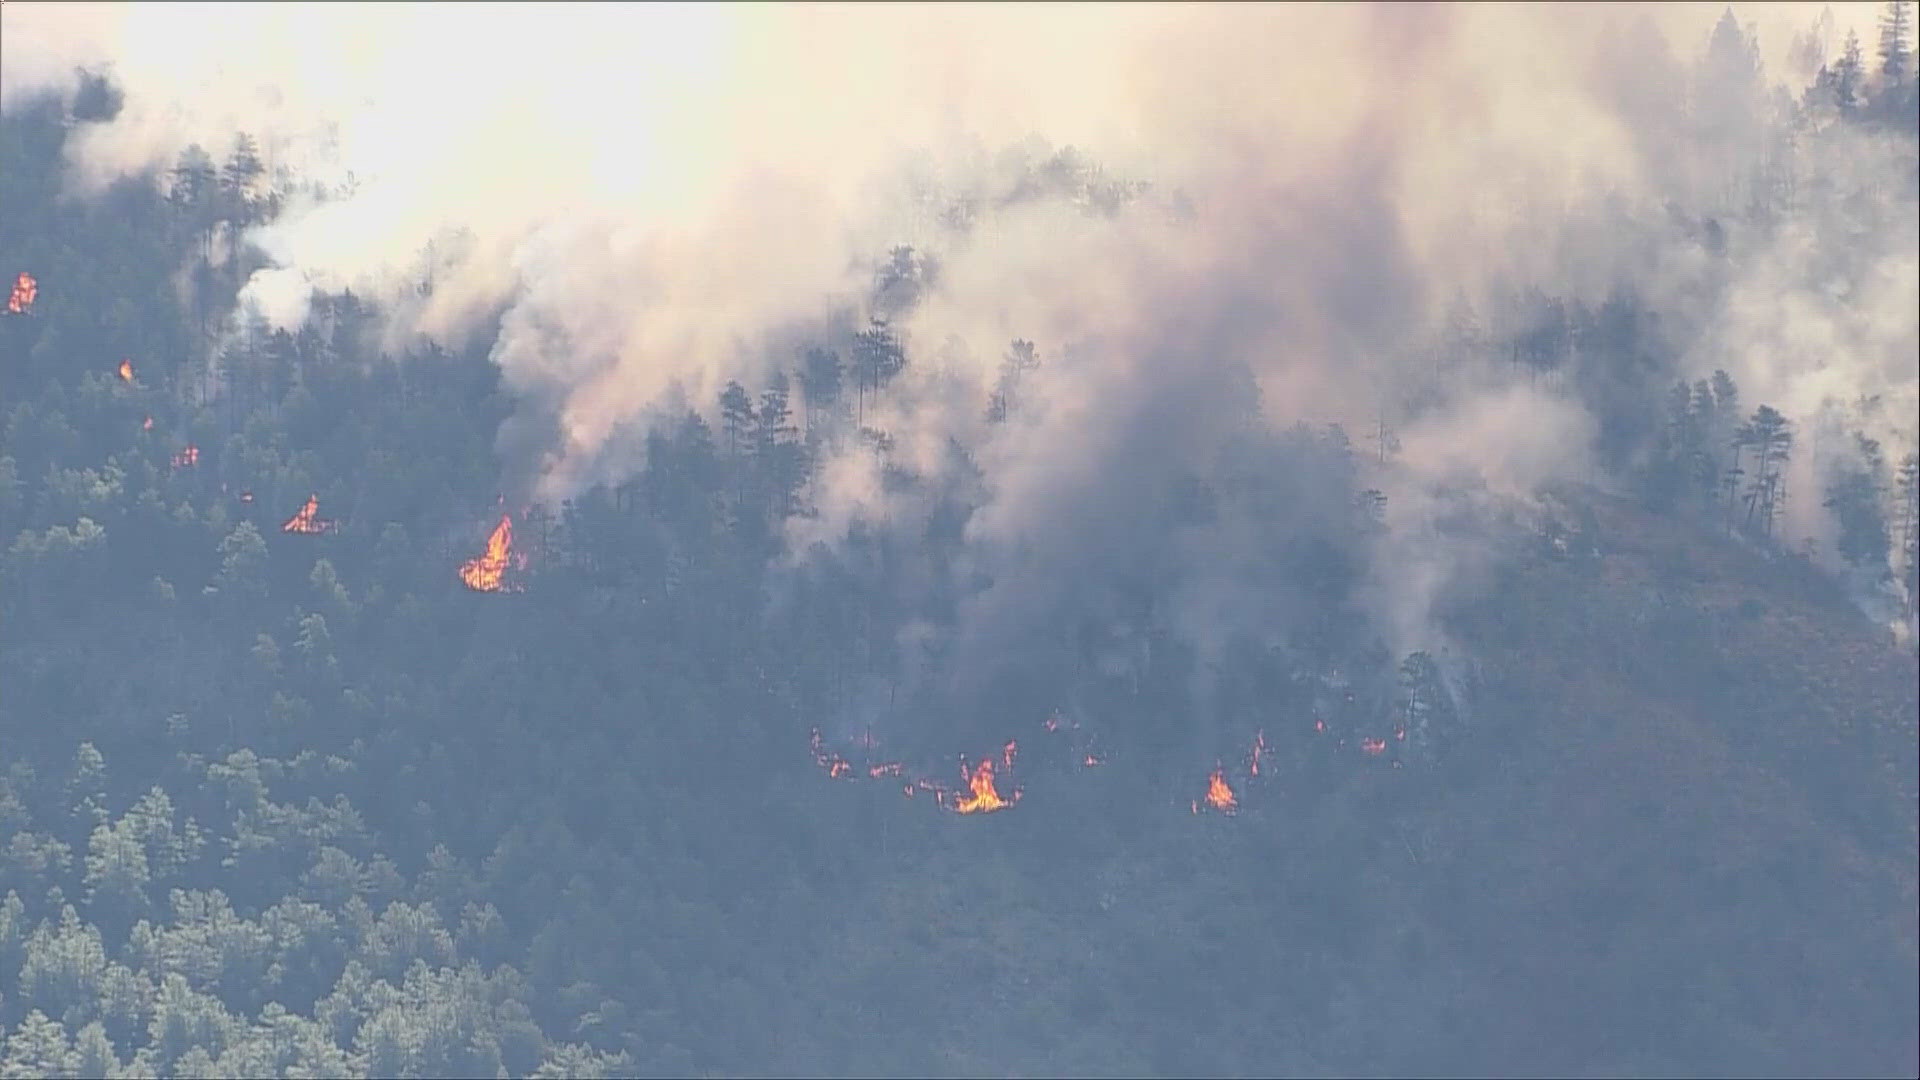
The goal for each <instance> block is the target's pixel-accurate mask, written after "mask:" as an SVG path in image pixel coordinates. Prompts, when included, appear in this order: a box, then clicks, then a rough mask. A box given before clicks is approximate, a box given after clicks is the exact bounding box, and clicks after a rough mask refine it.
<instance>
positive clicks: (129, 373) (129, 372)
mask: <svg viewBox="0 0 1920 1080" xmlns="http://www.w3.org/2000/svg"><path fill="white" fill-rule="evenodd" d="M120 381H121V382H128V383H130V382H132V381H133V361H131V360H122V361H120Z"/></svg>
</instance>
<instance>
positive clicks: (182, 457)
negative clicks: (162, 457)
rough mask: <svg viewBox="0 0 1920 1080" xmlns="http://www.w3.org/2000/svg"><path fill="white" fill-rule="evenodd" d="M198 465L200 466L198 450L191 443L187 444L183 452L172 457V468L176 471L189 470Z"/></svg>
mask: <svg viewBox="0 0 1920 1080" xmlns="http://www.w3.org/2000/svg"><path fill="white" fill-rule="evenodd" d="M198 464H200V448H199V447H197V446H195V445H193V444H192V443H188V444H187V448H186V449H185V450H182V451H180V452H179V453H177V454H175V455H173V467H174V468H176V469H191V468H193V467H194V466H195V465H198Z"/></svg>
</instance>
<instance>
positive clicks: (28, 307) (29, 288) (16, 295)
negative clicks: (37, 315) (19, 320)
mask: <svg viewBox="0 0 1920 1080" xmlns="http://www.w3.org/2000/svg"><path fill="white" fill-rule="evenodd" d="M39 294H40V286H39V285H38V284H37V283H36V282H35V281H34V280H33V275H32V274H29V273H27V272H26V271H24V270H22V271H21V272H20V276H19V277H17V278H14V279H13V295H11V296H9V297H7V311H8V312H9V313H10V314H13V315H25V314H27V313H28V312H31V311H32V310H33V298H34V297H35V296H38V295H39Z"/></svg>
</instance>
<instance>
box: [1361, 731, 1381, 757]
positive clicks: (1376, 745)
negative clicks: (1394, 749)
mask: <svg viewBox="0 0 1920 1080" xmlns="http://www.w3.org/2000/svg"><path fill="white" fill-rule="evenodd" d="M1360 749H1361V750H1363V751H1365V752H1367V753H1369V754H1378V753H1382V752H1384V751H1385V750H1386V749H1387V740H1385V739H1376V738H1374V737H1372V736H1371V735H1369V736H1367V737H1366V738H1364V739H1361V740H1360Z"/></svg>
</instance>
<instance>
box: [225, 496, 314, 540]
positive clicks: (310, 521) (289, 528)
mask: <svg viewBox="0 0 1920 1080" xmlns="http://www.w3.org/2000/svg"><path fill="white" fill-rule="evenodd" d="M242 498H250V496H242ZM332 528H333V522H331V521H322V520H321V519H320V497H319V496H318V495H309V496H307V505H305V506H303V507H301V508H300V512H299V513H297V514H295V515H293V516H292V517H290V518H288V519H287V523H286V524H285V525H282V526H280V531H281V532H290V533H323V532H328V531H330V530H332Z"/></svg>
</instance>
